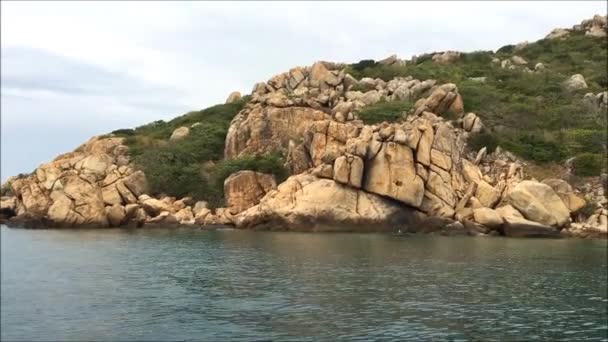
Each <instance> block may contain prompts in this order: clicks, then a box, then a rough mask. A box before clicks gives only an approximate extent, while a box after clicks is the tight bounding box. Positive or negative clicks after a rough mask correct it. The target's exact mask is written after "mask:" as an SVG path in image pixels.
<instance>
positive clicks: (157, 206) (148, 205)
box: [139, 197, 174, 217]
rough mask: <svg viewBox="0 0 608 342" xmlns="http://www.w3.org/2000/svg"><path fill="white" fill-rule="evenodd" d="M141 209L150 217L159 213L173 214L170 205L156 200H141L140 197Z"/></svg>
mask: <svg viewBox="0 0 608 342" xmlns="http://www.w3.org/2000/svg"><path fill="white" fill-rule="evenodd" d="M139 200H140V204H141V207H142V208H143V209H144V210H145V211H146V213H148V215H150V216H152V217H156V216H158V215H160V213H161V212H167V213H170V214H171V213H173V212H174V210H173V208H172V206H171V205H170V204H167V203H166V202H163V201H161V200H157V199H156V198H151V197H147V198H144V199H143V200H142V198H141V197H140V199H139Z"/></svg>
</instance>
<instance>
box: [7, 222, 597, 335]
mask: <svg viewBox="0 0 608 342" xmlns="http://www.w3.org/2000/svg"><path fill="white" fill-rule="evenodd" d="M1 237H2V293H1V294H2V307H1V309H2V311H1V323H2V326H1V328H2V329H1V331H2V335H1V336H2V340H113V341H116V340H208V341H216V340H222V341H223V340H245V341H250V340H286V339H298V340H302V339H308V340H331V341H334V340H369V339H376V340H378V339H380V340H391V339H394V340H417V341H418V340H423V341H428V340H433V341H437V340H454V341H456V340H526V341H531V340H551V341H554V340H570V341H582V340H591V341H606V340H608V336H607V334H608V323H607V322H606V320H607V318H608V314H607V306H608V293H607V292H608V290H607V244H606V241H605V240H604V241H600V240H575V239H572V240H523V239H522V240H520V239H503V238H468V237H463V238H456V237H430V236H416V237H400V236H391V235H374V234H367V235H364V234H361V235H360V234H320V233H317V234H315V233H308V234H307V233H278V232H277V233H270V232H268V233H266V232H247V231H201V230H183V229H180V230H163V229H153V230H132V231H126V230H81V231H62V230H38V231H33V230H16V229H8V228H6V227H2V229H1Z"/></svg>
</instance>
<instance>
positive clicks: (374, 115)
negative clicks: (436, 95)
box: [357, 100, 414, 125]
mask: <svg viewBox="0 0 608 342" xmlns="http://www.w3.org/2000/svg"><path fill="white" fill-rule="evenodd" d="M413 107H414V104H413V103H411V102H410V101H407V100H404V101H380V102H378V103H375V104H373V105H370V106H366V107H363V108H362V109H361V110H360V111H359V112H357V115H358V116H359V119H361V120H363V122H364V123H365V124H367V125H373V124H375V123H380V122H383V121H389V122H392V121H397V120H399V119H402V118H404V117H405V115H406V114H407V112H408V111H409V110H410V109H412V108H413Z"/></svg>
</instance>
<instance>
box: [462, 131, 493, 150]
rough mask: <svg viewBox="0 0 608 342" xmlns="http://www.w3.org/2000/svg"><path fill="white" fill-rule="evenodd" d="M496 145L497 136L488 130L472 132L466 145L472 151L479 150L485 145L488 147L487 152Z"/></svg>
mask: <svg viewBox="0 0 608 342" xmlns="http://www.w3.org/2000/svg"><path fill="white" fill-rule="evenodd" d="M498 145H499V140H498V138H497V137H496V135H494V134H492V133H490V132H483V133H477V134H472V135H471V136H470V137H469V140H468V141H467V146H468V147H469V149H470V150H472V151H479V150H480V149H482V148H484V147H486V148H487V149H488V153H492V152H494V150H496V147H498Z"/></svg>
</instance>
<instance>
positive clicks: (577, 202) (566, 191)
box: [542, 179, 587, 213]
mask: <svg viewBox="0 0 608 342" xmlns="http://www.w3.org/2000/svg"><path fill="white" fill-rule="evenodd" d="M542 183H543V184H547V185H548V186H550V187H551V188H552V189H553V191H555V193H556V194H557V196H559V198H560V199H561V200H562V202H564V204H565V205H566V207H567V208H568V210H569V211H570V212H571V213H574V212H577V211H579V210H580V209H582V208H583V207H584V206H585V204H586V203H587V202H586V201H585V199H583V198H582V197H580V196H577V195H576V194H575V193H574V192H573V190H572V187H571V186H570V184H568V183H567V182H566V181H564V180H561V179H545V180H543V181H542Z"/></svg>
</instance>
